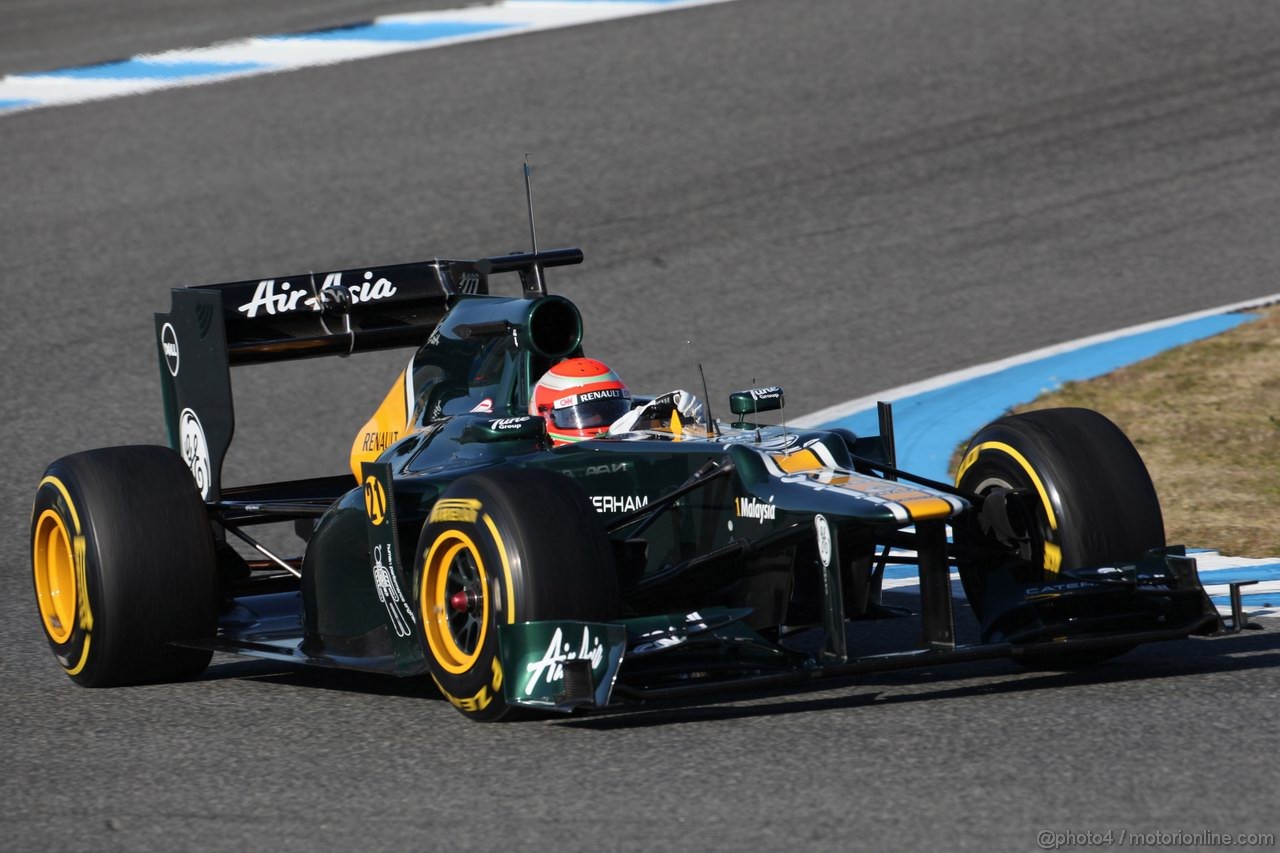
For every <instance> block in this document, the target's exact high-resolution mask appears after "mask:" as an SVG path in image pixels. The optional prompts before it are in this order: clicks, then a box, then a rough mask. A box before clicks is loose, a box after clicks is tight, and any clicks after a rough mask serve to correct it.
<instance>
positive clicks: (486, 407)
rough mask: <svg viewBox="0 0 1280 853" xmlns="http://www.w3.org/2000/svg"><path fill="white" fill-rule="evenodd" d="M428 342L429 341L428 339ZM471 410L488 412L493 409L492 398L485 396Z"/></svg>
mask: <svg viewBox="0 0 1280 853" xmlns="http://www.w3.org/2000/svg"><path fill="white" fill-rule="evenodd" d="M428 343H430V341H428ZM471 411H473V412H483V413H485V414H488V413H489V412H492V411H493V400H491V399H490V398H488V397H485V398H484V399H483V400H481V401H480V402H479V403H476V405H475V408H474V409H472V410H471Z"/></svg>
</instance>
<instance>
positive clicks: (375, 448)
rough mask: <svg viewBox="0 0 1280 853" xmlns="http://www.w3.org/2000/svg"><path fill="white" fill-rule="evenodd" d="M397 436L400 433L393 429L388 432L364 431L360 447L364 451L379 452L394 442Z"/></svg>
mask: <svg viewBox="0 0 1280 853" xmlns="http://www.w3.org/2000/svg"><path fill="white" fill-rule="evenodd" d="M399 437H400V433H399V432H396V431H395V430H391V431H389V432H366V433H365V434H364V443H363V444H361V445H360V448H361V451H362V452H364V453H373V452H377V453H381V452H382V451H384V450H386V449H387V448H388V447H390V446H391V445H393V444H395V442H396V439H397V438H399Z"/></svg>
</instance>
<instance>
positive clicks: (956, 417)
mask: <svg viewBox="0 0 1280 853" xmlns="http://www.w3.org/2000/svg"><path fill="white" fill-rule="evenodd" d="M1256 317H1257V315H1256V314H1219V315H1216V316H1212V317H1203V318H1201V319H1198V320H1190V321H1188V322H1186V323H1180V324H1178V325H1176V326H1169V327H1167V328H1164V329H1156V330H1155V331H1151V332H1142V333H1139V334H1135V335H1130V336H1128V337H1124V338H1118V339H1116V340H1113V341H1107V342H1105V343H1100V344H1094V345H1092V346H1087V347H1082V348H1081V349H1078V350H1074V351H1072V352H1067V353H1061V354H1059V355H1052V356H1048V357H1046V358H1043V359H1040V360H1039V361H1033V362H1029V363H1027V364H1020V365H1017V366H1016V367H1010V368H1007V369H1005V370H1001V371H999V372H997V373H991V374H988V375H986V376H979V377H977V378H975V379H968V380H964V381H961V382H958V383H956V384H955V385H949V386H947V387H945V388H937V389H934V390H932V391H925V392H923V393H921V394H916V395H914V396H911V397H904V398H902V399H901V400H895V401H894V402H893V423H894V437H895V439H896V441H897V450H898V467H900V468H902V469H903V470H905V471H910V472H912V473H913V474H919V475H921V476H923V477H929V478H931V479H935V480H944V481H948V482H949V481H950V477H949V476H948V474H949V472H948V471H947V463H948V462H949V461H950V460H951V455H952V454H953V453H954V452H955V450H956V447H957V445H959V444H960V443H961V442H962V441H966V440H968V438H969V437H970V436H972V435H973V434H974V433H975V432H977V431H978V429H980V428H981V427H982V426H983V425H985V424H987V423H989V422H991V421H993V420H995V419H996V418H998V417H1000V416H1001V415H1003V414H1004V413H1005V412H1007V411H1008V410H1009V409H1010V408H1012V407H1013V406H1016V405H1018V404H1019V403H1027V402H1030V401H1031V400H1034V399H1035V398H1036V397H1038V396H1040V395H1041V394H1042V393H1044V392H1046V391H1053V390H1056V389H1057V388H1059V387H1061V385H1062V384H1063V383H1064V382H1070V381H1081V380H1084V379H1092V378H1094V377H1095V376H1101V375H1103V374H1104V373H1110V372H1111V371H1112V370H1115V369H1117V368H1119V367H1123V366H1125V365H1127V364H1133V363H1134V362H1136V361H1141V360H1142V359H1144V358H1150V357H1151V356H1153V355H1157V354H1159V353H1161V352H1163V351H1164V350H1167V349H1171V348H1173V347H1176V346H1180V345H1182V344H1186V343H1190V342H1191V341H1197V340H1200V339H1201V338H1207V337H1211V336H1212V335H1216V334H1219V333H1221V332H1225V331H1227V330H1228V329H1233V328H1235V327H1236V326H1238V325H1240V324H1241V323H1245V322H1248V321H1250V320H1253V319H1256ZM825 426H828V427H834V426H840V427H846V428H848V429H851V430H853V431H854V432H856V433H859V434H861V435H874V434H876V433H877V432H879V426H878V423H877V419H876V411H875V409H874V408H872V409H867V410H864V411H861V412H855V413H854V414H852V415H847V416H845V417H843V418H840V419H839V420H836V421H832V422H830V423H828V424H826V425H825Z"/></svg>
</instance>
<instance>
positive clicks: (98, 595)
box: [31, 446, 217, 687]
mask: <svg viewBox="0 0 1280 853" xmlns="http://www.w3.org/2000/svg"><path fill="white" fill-rule="evenodd" d="M31 567H32V576H33V582H34V586H35V594H36V608H37V613H38V615H39V618H40V623H41V626H42V628H43V629H44V633H45V637H46V638H47V639H48V641H49V646H50V648H51V649H52V650H53V654H54V657H56V658H57V660H58V663H59V664H60V665H61V666H62V668H63V670H64V671H65V672H66V673H67V675H68V676H70V678H71V679H72V680H73V681H75V682H76V683H77V684H80V685H83V686H85V687H109V686H117V685H124V684H138V683H143V682H150V681H165V680H172V679H178V678H183V677H187V676H191V675H194V674H196V673H199V672H201V671H202V670H203V669H204V668H205V667H206V666H208V663H209V659H210V657H211V655H212V653H211V652H208V651H198V650H192V649H184V648H178V647H176V646H173V645H171V643H173V642H175V641H183V640H200V639H207V638H211V637H212V636H213V635H214V633H215V630H216V625H217V609H216V608H217V575H216V569H215V564H214V550H213V536H212V533H211V532H210V529H209V520H208V516H207V515H206V513H205V508H204V503H203V501H201V499H200V493H199V492H198V491H197V490H196V486H195V482H194V481H193V480H192V477H191V472H190V471H189V470H188V469H187V466H186V465H185V464H183V462H182V460H181V459H180V458H179V457H178V455H177V454H176V453H174V452H173V451H172V450H169V449H168V448H166V447H150V446H138V447H108V448H103V449H100V450H90V451H87V452H84V453H77V454H74V455H71V456H66V457H63V458H62V459H59V460H57V461H56V462H54V463H52V464H51V465H50V466H49V467H48V468H47V469H46V470H45V475H44V477H43V478H42V479H41V481H40V485H39V487H38V488H37V490H36V499H35V507H34V509H33V511H32V516H31Z"/></svg>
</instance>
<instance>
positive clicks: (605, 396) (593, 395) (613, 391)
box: [552, 388, 627, 409]
mask: <svg viewBox="0 0 1280 853" xmlns="http://www.w3.org/2000/svg"><path fill="white" fill-rule="evenodd" d="M626 396H627V395H626V393H625V392H624V391H623V390H622V389H621V388H605V389H604V390H601V391H587V392H585V393H582V394H570V395H569V396H568V397H561V398H560V399H559V400H556V401H555V402H554V403H552V407H553V408H556V409H567V408H569V407H570V406H577V405H579V404H580V403H590V402H592V401H593V400H612V399H616V398H621V397H626Z"/></svg>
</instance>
